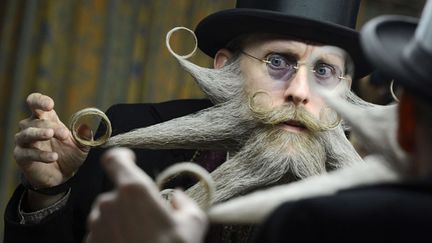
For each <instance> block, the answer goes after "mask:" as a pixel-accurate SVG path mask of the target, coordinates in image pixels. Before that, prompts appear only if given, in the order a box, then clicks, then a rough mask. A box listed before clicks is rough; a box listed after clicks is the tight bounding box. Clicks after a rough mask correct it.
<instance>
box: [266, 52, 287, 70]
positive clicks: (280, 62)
mask: <svg viewBox="0 0 432 243" xmlns="http://www.w3.org/2000/svg"><path fill="white" fill-rule="evenodd" d="M267 60H268V61H269V62H270V63H269V66H270V68H274V69H280V68H286V66H288V64H289V62H288V60H287V58H285V57H284V56H282V55H279V54H271V55H270V56H269V57H268V58H267Z"/></svg>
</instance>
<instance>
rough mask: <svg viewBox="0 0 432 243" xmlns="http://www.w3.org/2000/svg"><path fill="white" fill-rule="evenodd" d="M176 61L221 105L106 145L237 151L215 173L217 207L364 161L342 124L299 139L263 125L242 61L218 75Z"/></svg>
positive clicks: (194, 191)
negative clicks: (250, 95)
mask: <svg viewBox="0 0 432 243" xmlns="http://www.w3.org/2000/svg"><path fill="white" fill-rule="evenodd" d="M176 58H177V60H178V61H179V63H180V64H181V65H182V66H183V67H184V69H185V70H187V71H188V72H190V73H191V74H192V76H194V77H195V79H196V81H197V83H198V84H199V85H200V87H201V88H202V89H203V91H204V92H205V93H206V94H207V96H208V97H209V98H210V99H211V100H212V101H213V102H214V103H216V105H215V106H214V107H211V108H208V109H206V110H203V111H200V112H198V113H196V114H192V115H188V116H185V117H180V118H177V119H173V120H170V121H167V122H164V123H161V124H157V125H154V126H151V127H146V128H141V129H137V130H135V131H132V132H129V133H125V134H121V135H117V136H115V137H113V138H111V139H110V140H109V142H108V143H107V145H106V146H127V147H137V148H148V149H174V148H183V149H204V150H211V149H221V148H222V149H225V150H228V151H234V152H235V156H234V157H232V158H231V159H229V160H228V161H226V162H225V163H224V164H222V165H221V166H219V167H218V168H217V169H216V170H215V171H213V172H212V173H211V175H212V177H213V179H214V180H215V183H216V197H215V199H214V202H220V201H224V200H227V199H230V198H232V197H235V196H237V195H242V194H245V193H247V192H250V191H253V190H255V189H257V188H261V187H266V186H270V185H272V184H275V183H282V182H289V181H292V180H297V179H301V178H305V177H308V176H311V175H316V174H319V173H324V172H325V171H326V169H333V168H338V167H342V166H343V165H345V164H350V163H352V162H357V161H361V159H360V157H359V156H358V154H357V153H356V152H355V150H354V148H353V147H352V146H351V144H350V143H349V141H348V140H347V139H346V138H345V136H344V134H343V130H342V127H341V126H340V125H339V126H338V127H337V128H336V129H335V130H332V131H326V132H314V133H312V132H309V133H300V134H293V133H288V132H286V131H283V130H281V129H280V128H275V127H273V126H271V125H267V124H263V123H262V117H260V118H257V115H256V114H254V113H253V112H252V111H251V110H250V109H249V105H248V96H247V95H246V94H245V92H244V90H243V87H244V81H243V78H242V75H241V72H240V65H239V60H238V59H236V60H234V61H233V62H232V63H230V64H228V65H227V66H225V67H224V68H222V69H219V70H215V69H207V68H202V67H199V66H197V65H195V64H193V63H191V62H189V61H187V60H183V59H181V58H179V57H176ZM324 130H325V129H324ZM339 155H341V156H339ZM188 193H189V195H191V196H192V197H193V198H195V199H196V200H197V201H198V202H200V203H202V201H203V200H204V199H203V198H204V197H205V195H204V191H203V189H202V188H201V187H200V186H199V184H197V185H195V186H193V187H192V188H190V189H189V190H188Z"/></svg>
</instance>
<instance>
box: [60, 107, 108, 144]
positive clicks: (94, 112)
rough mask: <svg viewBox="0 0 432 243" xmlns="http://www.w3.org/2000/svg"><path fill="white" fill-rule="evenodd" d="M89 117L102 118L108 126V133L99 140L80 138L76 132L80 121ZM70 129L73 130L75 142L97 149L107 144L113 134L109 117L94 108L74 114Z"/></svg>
mask: <svg viewBox="0 0 432 243" xmlns="http://www.w3.org/2000/svg"><path fill="white" fill-rule="evenodd" d="M89 115H94V116H99V117H100V118H102V122H103V123H104V124H105V126H106V132H105V133H104V134H103V135H102V136H101V137H100V138H99V139H97V140H93V138H91V140H85V139H82V138H80V137H79V136H78V134H77V131H76V124H77V122H78V121H79V119H81V118H82V117H84V116H89ZM69 129H70V130H71V132H72V136H73V138H74V139H75V141H77V142H78V143H79V144H80V145H83V146H89V147H96V146H99V145H102V144H104V143H106V142H107V141H108V139H109V138H110V137H111V133H112V127H111V122H110V120H109V119H108V117H107V116H106V115H105V113H103V112H102V111H101V110H99V109H97V108H93V107H90V108H85V109H82V110H80V111H78V112H76V113H75V114H73V116H72V117H71V120H70V123H69Z"/></svg>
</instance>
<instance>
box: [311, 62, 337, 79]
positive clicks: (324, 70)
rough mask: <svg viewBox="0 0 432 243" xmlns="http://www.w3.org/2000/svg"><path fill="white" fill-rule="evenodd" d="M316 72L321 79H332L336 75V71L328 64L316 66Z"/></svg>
mask: <svg viewBox="0 0 432 243" xmlns="http://www.w3.org/2000/svg"><path fill="white" fill-rule="evenodd" d="M314 70H315V74H316V75H317V76H318V77H319V78H331V77H333V76H335V74H336V69H335V68H334V67H333V66H332V65H329V64H326V63H320V64H318V65H316V66H315V69H314Z"/></svg>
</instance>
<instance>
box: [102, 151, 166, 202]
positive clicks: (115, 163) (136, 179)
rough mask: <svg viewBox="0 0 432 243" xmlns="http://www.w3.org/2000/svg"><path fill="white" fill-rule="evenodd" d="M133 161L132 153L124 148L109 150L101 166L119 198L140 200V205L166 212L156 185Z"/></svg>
mask: <svg viewBox="0 0 432 243" xmlns="http://www.w3.org/2000/svg"><path fill="white" fill-rule="evenodd" d="M134 161H135V155H134V153H133V152H132V150H130V149H126V148H114V149H110V150H108V152H106V153H105V155H104V156H103V157H102V165H103V167H104V168H105V170H106V172H107V173H108V176H109V177H110V178H111V180H112V181H113V182H114V184H115V185H116V187H117V190H118V193H119V195H120V197H124V198H129V197H131V196H133V197H134V198H141V199H140V200H141V204H142V205H148V206H149V205H152V207H155V208H157V209H158V210H167V209H166V204H164V203H163V200H162V198H161V196H160V194H159V190H158V188H157V186H156V184H155V183H154V182H153V180H152V179H151V178H150V177H149V176H148V175H147V174H146V173H144V172H143V171H142V170H141V169H140V168H139V167H138V166H136V164H135V162H134ZM156 205H157V206H156Z"/></svg>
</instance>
